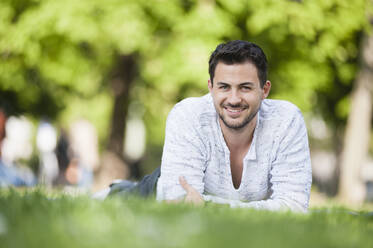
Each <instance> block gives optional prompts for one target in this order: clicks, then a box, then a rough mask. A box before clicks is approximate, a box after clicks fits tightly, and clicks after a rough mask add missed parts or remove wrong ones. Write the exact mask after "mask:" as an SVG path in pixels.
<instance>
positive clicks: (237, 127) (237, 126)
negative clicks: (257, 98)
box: [219, 104, 261, 131]
mask: <svg viewBox="0 0 373 248" xmlns="http://www.w3.org/2000/svg"><path fill="white" fill-rule="evenodd" d="M260 106H261V104H259V107H258V108H257V109H256V110H255V111H254V112H252V113H251V114H250V115H249V116H248V117H247V118H245V119H244V120H243V121H242V122H241V123H236V124H232V123H228V121H227V120H226V119H225V118H224V116H223V115H222V114H221V113H220V112H219V118H220V119H221V120H222V121H223V123H224V125H225V126H226V127H227V128H229V129H232V130H235V131H239V130H241V129H243V128H244V127H246V126H247V125H248V124H249V123H250V122H251V121H252V120H253V119H254V118H255V116H256V115H257V113H258V112H259V109H260ZM222 107H223V108H224V106H222ZM245 108H247V107H245Z"/></svg>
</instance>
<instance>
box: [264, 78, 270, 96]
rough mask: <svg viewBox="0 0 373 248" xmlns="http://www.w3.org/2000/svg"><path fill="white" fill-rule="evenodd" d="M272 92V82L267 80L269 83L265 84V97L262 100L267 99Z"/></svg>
mask: <svg viewBox="0 0 373 248" xmlns="http://www.w3.org/2000/svg"><path fill="white" fill-rule="evenodd" d="M270 91H271V82H270V81H269V80H267V82H265V84H264V86H263V97H262V99H265V98H267V96H268V95H269V92H270Z"/></svg>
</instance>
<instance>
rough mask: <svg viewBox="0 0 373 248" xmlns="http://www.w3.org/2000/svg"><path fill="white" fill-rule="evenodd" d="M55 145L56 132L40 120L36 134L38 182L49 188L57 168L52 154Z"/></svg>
mask: <svg viewBox="0 0 373 248" xmlns="http://www.w3.org/2000/svg"><path fill="white" fill-rule="evenodd" d="M56 145H57V132H56V129H55V128H54V127H53V125H52V124H51V123H49V122H48V121H46V120H42V121H41V122H40V124H39V127H38V130H37V133H36V147H37V148H38V151H39V156H40V168H39V182H40V183H41V184H44V185H46V186H49V187H51V186H52V185H53V182H54V181H55V180H56V179H57V177H58V173H59V168H58V162H57V157H56V154H55V152H54V150H55V148H56Z"/></svg>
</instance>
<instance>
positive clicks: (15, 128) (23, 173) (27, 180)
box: [0, 107, 36, 187]
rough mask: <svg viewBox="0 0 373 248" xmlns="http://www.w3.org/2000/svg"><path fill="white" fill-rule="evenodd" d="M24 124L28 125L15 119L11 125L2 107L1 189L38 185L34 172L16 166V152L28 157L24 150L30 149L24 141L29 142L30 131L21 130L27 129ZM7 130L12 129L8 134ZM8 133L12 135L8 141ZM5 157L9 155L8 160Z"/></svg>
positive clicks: (0, 135)
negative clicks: (15, 135)
mask: <svg viewBox="0 0 373 248" xmlns="http://www.w3.org/2000/svg"><path fill="white" fill-rule="evenodd" d="M24 123H26V121H25V120H22V119H16V118H14V117H12V118H11V122H10V123H9V122H8V116H7V113H6V111H5V110H4V109H3V108H1V107H0V187H5V186H33V185H35V184H36V178H35V177H34V174H33V173H32V171H31V170H30V169H29V168H28V167H25V166H19V165H16V164H15V161H14V159H15V158H16V157H17V154H16V153H17V152H15V151H19V152H18V155H19V154H20V153H21V155H26V156H27V152H24V148H26V150H27V148H29V147H27V144H26V145H25V144H23V143H24V142H22V141H26V142H27V140H28V137H25V136H28V135H27V132H28V131H27V130H20V129H24V128H25V126H24V125H22V124H24ZM18 124H21V125H18ZM26 125H27V124H26ZM7 128H9V129H10V130H9V131H8V132H7ZM26 129H27V128H26ZM7 133H9V134H12V135H10V136H11V137H9V138H8V139H6V137H7V135H6V134H7ZM14 134H18V139H17V138H15V137H14ZM30 152H31V151H30ZM4 155H7V157H8V159H4ZM6 160H7V161H6Z"/></svg>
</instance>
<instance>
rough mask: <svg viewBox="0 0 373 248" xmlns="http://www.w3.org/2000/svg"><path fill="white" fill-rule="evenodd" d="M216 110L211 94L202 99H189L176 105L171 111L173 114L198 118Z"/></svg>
mask: <svg viewBox="0 0 373 248" xmlns="http://www.w3.org/2000/svg"><path fill="white" fill-rule="evenodd" d="M213 110H214V108H213V103H212V98H211V95H210V94H206V95H204V96H201V97H188V98H185V99H183V100H182V101H180V102H178V103H177V104H175V106H174V107H173V109H172V110H171V113H172V114H177V115H181V116H185V117H187V118H193V117H195V118H197V119H199V117H200V116H201V115H204V114H206V113H208V112H212V111H213Z"/></svg>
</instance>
